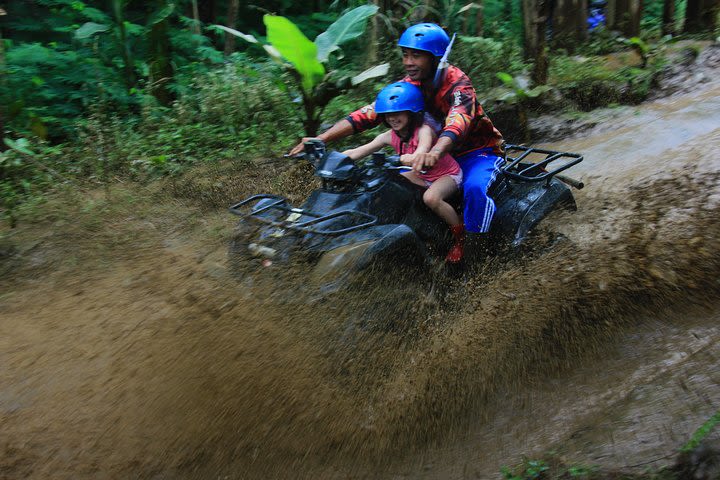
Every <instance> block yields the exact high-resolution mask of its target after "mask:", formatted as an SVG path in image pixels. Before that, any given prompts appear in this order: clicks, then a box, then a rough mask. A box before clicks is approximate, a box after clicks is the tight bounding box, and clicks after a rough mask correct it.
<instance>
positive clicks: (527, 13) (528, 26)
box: [522, 0, 538, 60]
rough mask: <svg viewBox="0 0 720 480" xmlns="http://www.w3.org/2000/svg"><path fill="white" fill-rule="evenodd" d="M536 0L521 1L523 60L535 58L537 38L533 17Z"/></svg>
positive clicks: (535, 9) (535, 10)
mask: <svg viewBox="0 0 720 480" xmlns="http://www.w3.org/2000/svg"><path fill="white" fill-rule="evenodd" d="M537 3H538V0H522V17H523V53H524V56H525V60H532V59H534V58H535V57H537V50H538V36H537V29H536V28H535V15H536V12H537Z"/></svg>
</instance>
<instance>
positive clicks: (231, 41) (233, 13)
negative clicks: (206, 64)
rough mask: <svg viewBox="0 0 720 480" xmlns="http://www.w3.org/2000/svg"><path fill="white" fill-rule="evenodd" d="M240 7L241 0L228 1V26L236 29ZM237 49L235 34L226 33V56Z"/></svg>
mask: <svg viewBox="0 0 720 480" xmlns="http://www.w3.org/2000/svg"><path fill="white" fill-rule="evenodd" d="M239 9H240V0H230V1H229V2H228V10H227V20H226V24H227V26H228V27H230V28H232V29H235V28H236V27H237V16H238V10H239ZM234 51H235V35H230V34H229V33H225V56H229V55H231V54H232V53H233V52H234Z"/></svg>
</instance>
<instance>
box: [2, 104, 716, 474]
mask: <svg viewBox="0 0 720 480" xmlns="http://www.w3.org/2000/svg"><path fill="white" fill-rule="evenodd" d="M709 101H712V99H710V100H709ZM701 110H702V109H701ZM626 135H627V136H628V138H629V137H631V136H632V130H628V131H627V132H626ZM694 138H695V139H696V140H700V141H696V142H695V143H694V144H693V145H692V146H687V147H682V149H676V150H666V153H667V154H668V155H669V156H670V157H672V158H674V159H675V160H674V162H673V163H671V164H669V166H668V165H666V164H665V163H663V166H664V171H663V172H662V173H661V174H657V173H654V170H653V171H650V170H649V167H648V166H649V165H650V164H651V162H652V158H647V157H644V158H642V159H641V165H642V166H644V167H645V168H643V169H640V170H638V171H633V170H632V168H630V167H627V166H621V165H620V163H619V160H616V162H618V163H615V164H612V165H607V166H606V167H605V169H604V170H602V169H598V170H595V171H594V172H593V171H592V169H588V170H585V172H586V173H585V175H587V177H586V179H587V178H590V180H592V177H593V176H595V175H603V176H604V177H605V178H611V179H612V181H610V180H607V181H605V182H596V184H595V186H594V187H593V188H588V189H587V190H585V191H583V192H581V194H580V195H578V202H579V204H580V210H579V212H577V213H575V214H572V215H563V216H558V217H556V218H554V219H549V220H550V221H549V222H547V223H546V225H545V228H546V229H547V230H548V231H549V232H551V233H552V234H555V233H562V234H564V235H565V237H566V241H565V242H564V243H560V244H558V245H556V246H555V247H554V248H553V249H551V250H550V251H533V250H530V251H528V252H527V254H526V255H524V256H522V257H517V258H508V257H502V258H496V259H492V260H490V261H489V262H488V263H486V264H484V265H483V266H482V267H479V268H477V269H476V270H474V271H470V272H467V273H466V274H465V275H463V276H461V277H460V278H455V279H451V280H448V279H446V278H444V277H441V275H440V274H439V273H438V272H425V274H424V275H419V274H418V273H417V272H415V271H413V270H409V271H405V270H403V269H399V268H390V269H388V268H380V267H379V268H378V269H377V270H376V271H375V272H373V273H372V274H371V275H368V276H366V277H363V278H360V279H358V281H357V282H356V283H355V284H354V285H353V288H352V289H351V290H350V291H348V292H344V293H341V294H337V295H336V296H334V297H329V298H318V297H316V296H312V295H304V294H303V293H302V290H298V291H294V294H293V295H287V290H286V289H284V288H282V283H281V282H277V281H275V280H276V279H275V278H274V277H273V275H268V276H265V279H264V280H262V279H261V280H259V281H257V282H255V283H243V282H238V281H237V280H236V279H235V278H234V277H233V276H232V275H231V274H230V273H229V272H228V271H226V269H225V266H226V265H227V262H226V259H225V245H212V246H208V245H206V244H204V243H203V236H202V234H201V233H202V232H199V233H196V234H195V235H196V236H195V237H192V236H190V237H182V236H178V235H177V233H173V232H174V230H172V228H171V227H170V226H168V227H167V228H161V229H160V234H161V237H162V236H166V237H167V238H160V239H159V240H157V243H156V244H154V245H152V246H151V247H147V246H146V248H142V249H139V250H137V251H135V252H132V253H127V254H125V255H124V256H122V257H121V258H117V259H114V260H113V261H112V262H110V263H109V265H108V266H107V268H105V269H102V270H91V269H87V268H85V266H84V265H83V264H82V262H81V263H80V265H79V267H78V268H75V269H70V270H68V271H64V272H58V273H56V274H53V275H49V276H46V277H38V278H34V279H26V280H25V281H24V283H23V285H22V289H20V288H13V286H8V288H7V290H5V293H4V294H3V296H2V297H0V313H2V317H3V321H2V322H0V366H2V368H0V452H2V460H0V477H3V478H19V477H34V478H46V477H49V476H52V477H55V478H97V477H109V478H117V477H125V476H139V477H159V478H168V477H169V478H174V477H181V478H193V477H196V478H208V477H222V476H228V477H230V478H271V477H308V478H318V477H323V478H333V477H337V478H348V477H351V478H361V477H364V476H370V477H376V476H381V475H388V476H389V475H391V474H392V472H394V471H397V470H396V469H398V468H400V469H401V470H404V471H409V472H411V473H409V474H408V475H409V476H411V477H419V476H425V477H433V476H440V477H442V476H443V474H442V473H441V470H438V473H437V474H436V475H435V474H434V473H433V472H432V471H430V472H425V473H424V474H423V475H420V474H418V473H417V470H413V469H412V468H405V467H403V468H401V467H398V465H402V464H403V462H404V461H407V462H411V463H412V462H413V460H414V459H418V458H422V456H423V455H425V453H423V452H426V451H432V449H433V448H436V446H438V445H441V446H442V445H446V444H448V442H452V441H457V439H459V438H466V436H467V435H468V432H470V430H469V429H470V428H471V427H472V428H477V429H482V428H483V426H484V425H489V424H491V423H492V422H493V421H494V422H497V421H498V420H497V418H498V417H497V416H496V415H498V412H500V416H502V417H503V418H505V419H506V420H508V419H512V418H513V415H514V412H515V410H514V407H513V406H512V403H513V402H512V399H514V398H522V392H524V391H526V390H527V389H528V385H530V386H532V385H534V382H536V381H538V379H540V378H546V376H547V375H552V374H553V373H557V372H568V371H569V370H570V366H571V365H573V364H574V363H576V362H578V359H582V358H586V357H587V356H588V355H590V354H592V353H593V352H594V353H596V354H598V355H602V354H603V350H604V349H605V348H607V345H608V342H609V341H610V340H611V339H613V338H614V337H616V336H618V335H622V333H623V331H624V329H625V328H626V327H628V326H631V325H634V324H637V323H640V322H644V321H645V319H647V318H648V317H651V318H652V317H653V316H655V315H656V314H659V313H658V312H664V313H667V312H668V311H680V312H682V311H683V310H686V309H688V308H690V307H692V308H701V307H703V308H710V309H711V311H717V309H718V305H717V298H718V291H719V290H720V284H718V281H717V278H718V274H719V273H720V255H719V254H720V222H719V221H718V220H720V218H719V217H720V173H718V171H717V165H716V164H715V163H713V162H707V163H705V164H704V165H700V166H698V167H694V166H691V164H692V163H693V160H694V159H696V158H700V157H703V156H706V155H707V147H708V146H710V147H711V148H714V149H715V150H716V149H717V147H718V145H720V133H719V132H718V131H717V129H715V130H712V129H710V130H709V131H703V132H698V133H697V134H695V137H694ZM589 150H590V156H589V161H590V162H592V161H593V160H592V155H593V151H592V148H590V149H589ZM609 151H610V147H605V149H603V148H601V147H597V148H596V149H595V150H594V152H595V153H594V154H595V155H597V156H598V157H597V158H598V159H600V160H602V158H601V157H602V156H603V155H605V154H607V153H608V152H609ZM598 161H599V160H598ZM596 166H597V164H596ZM621 167H622V168H621ZM623 171H624V172H626V173H627V172H629V171H632V173H628V174H623V173H622V172H623ZM610 172H614V173H610ZM148 241H149V240H148ZM285 276H286V277H290V278H291V279H292V278H293V277H294V278H295V279H296V280H299V281H302V280H303V278H304V271H302V270H297V271H295V270H293V271H290V272H285ZM285 280H287V278H286V279H285ZM503 404H505V405H504V408H505V410H503ZM491 416H492V417H493V418H489V417H491ZM508 423H509V424H510V425H509V427H508V428H512V427H513V422H512V421H510V420H508V421H506V422H505V425H506V426H507V425H508ZM519 430H520V433H519V434H518V435H522V434H523V429H522V427H519ZM434 446H435V447H434ZM428 449H429V450H428ZM407 459H409V460H407ZM503 461H504V460H503V459H497V458H485V459H481V460H478V462H479V463H483V462H484V464H493V463H498V462H503ZM494 471H496V470H494ZM456 473H457V472H456ZM462 474H463V475H465V473H464V472H463V473H462ZM479 475H480V476H481V478H488V477H491V475H485V474H479ZM455 476H460V475H459V474H457V475H455Z"/></svg>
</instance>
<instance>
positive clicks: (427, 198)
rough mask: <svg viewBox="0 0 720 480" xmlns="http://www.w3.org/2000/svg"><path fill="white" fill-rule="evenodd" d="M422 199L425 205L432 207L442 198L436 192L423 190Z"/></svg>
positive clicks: (435, 206)
mask: <svg viewBox="0 0 720 480" xmlns="http://www.w3.org/2000/svg"><path fill="white" fill-rule="evenodd" d="M423 201H424V202H425V205H427V206H428V207H430V208H433V209H434V208H437V206H438V205H440V203H441V202H442V201H443V199H442V197H441V196H440V195H439V194H438V193H437V192H434V191H432V190H425V193H424V194H423Z"/></svg>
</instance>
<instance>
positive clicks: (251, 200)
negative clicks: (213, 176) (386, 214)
mask: <svg viewBox="0 0 720 480" xmlns="http://www.w3.org/2000/svg"><path fill="white" fill-rule="evenodd" d="M261 200H270V203H268V204H267V205H263V206H261V207H260V208H253V207H254V206H255V205H257V204H258V202H259V201H261ZM251 205H252V206H251ZM248 210H249V211H248ZM230 212H232V213H234V214H235V215H238V216H240V217H243V218H248V219H251V220H254V221H258V222H261V223H266V224H268V225H273V226H275V227H279V228H283V229H287V230H293V231H297V232H300V233H315V234H318V235H343V234H346V233H350V232H354V231H356V230H361V229H363V228H367V227H370V226H372V225H375V224H376V223H377V221H378V220H377V217H376V216H374V215H370V214H368V213H364V212H358V211H357V210H339V211H336V212H332V213H328V214H319V213H315V212H311V211H308V210H303V209H300V208H294V207H290V206H288V201H287V199H286V198H284V197H281V196H278V195H270V194H259V195H253V196H251V197H248V198H246V199H245V200H243V201H241V202H239V203H236V204H235V205H233V206H232V207H230ZM271 212H281V213H287V214H288V216H287V218H286V219H285V220H274V219H272V218H269V217H267V216H262V215H261V214H263V213H265V214H267V213H271ZM302 217H311V219H310V220H305V221H303V222H298V220H299V219H300V218H302ZM328 220H335V221H341V224H342V225H343V227H340V228H334V229H333V228H317V226H318V224H320V223H322V222H326V221H328ZM353 222H355V223H354V224H353ZM348 224H350V225H349V226H348Z"/></svg>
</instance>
